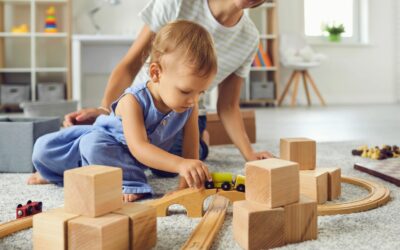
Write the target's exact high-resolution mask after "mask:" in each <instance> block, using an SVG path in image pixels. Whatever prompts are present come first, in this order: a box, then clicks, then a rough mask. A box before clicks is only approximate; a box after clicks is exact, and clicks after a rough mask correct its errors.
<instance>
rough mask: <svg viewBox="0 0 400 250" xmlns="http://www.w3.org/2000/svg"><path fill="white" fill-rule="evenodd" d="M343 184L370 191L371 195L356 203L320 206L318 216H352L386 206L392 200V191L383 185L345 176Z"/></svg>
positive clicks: (342, 180)
mask: <svg viewBox="0 0 400 250" xmlns="http://www.w3.org/2000/svg"><path fill="white" fill-rule="evenodd" d="M341 182H345V183H349V184H352V185H356V186H359V187H362V188H365V189H367V190H368V191H369V194H368V195H367V196H366V197H364V198H362V199H359V200H355V201H350V202H343V203H336V204H322V205H318V215H334V214H350V213H357V212H362V211H367V210H370V209H374V208H377V207H379V206H382V205H385V204H386V203H387V202H389V200H390V190H389V189H388V188H387V187H385V186H383V185H382V184H379V183H375V182H372V181H367V180H363V179H360V178H353V177H344V176H342V179H341Z"/></svg>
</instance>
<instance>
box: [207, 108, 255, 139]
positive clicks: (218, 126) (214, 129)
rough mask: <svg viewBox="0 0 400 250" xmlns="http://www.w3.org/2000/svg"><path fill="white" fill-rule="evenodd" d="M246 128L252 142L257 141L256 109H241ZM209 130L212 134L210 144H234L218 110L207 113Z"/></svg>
mask: <svg viewBox="0 0 400 250" xmlns="http://www.w3.org/2000/svg"><path fill="white" fill-rule="evenodd" d="M240 113H241V115H242V118H243V123H244V128H245V130H246V133H247V136H248V137H249V140H250V142H251V143H255V142H256V118H255V117H256V115H255V111H254V110H241V111H240ZM207 131H208V133H209V134H210V145H223V144H232V140H231V139H230V138H229V136H228V134H227V133H226V131H225V128H224V125H223V124H222V122H221V120H220V118H219V116H218V114H217V113H216V112H213V113H207Z"/></svg>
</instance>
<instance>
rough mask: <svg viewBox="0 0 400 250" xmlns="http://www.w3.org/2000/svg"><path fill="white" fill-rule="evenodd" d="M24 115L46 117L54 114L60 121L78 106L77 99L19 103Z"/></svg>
mask: <svg viewBox="0 0 400 250" xmlns="http://www.w3.org/2000/svg"><path fill="white" fill-rule="evenodd" d="M20 106H21V108H22V109H23V110H24V115H25V116H26V117H47V116H55V117H58V118H59V121H60V123H61V122H62V121H63V120H64V116H65V115H66V114H68V113H70V112H73V111H76V110H77V108H78V102H77V101H66V100H61V101H48V102H24V103H21V105H20Z"/></svg>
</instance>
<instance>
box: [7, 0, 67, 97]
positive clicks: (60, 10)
mask: <svg viewBox="0 0 400 250" xmlns="http://www.w3.org/2000/svg"><path fill="white" fill-rule="evenodd" d="M49 6H54V7H55V8H56V18H57V23H56V24H57V29H58V33H45V32H44V28H45V27H44V24H45V17H46V9H47V8H48V7H49ZM21 24H27V25H28V32H27V33H12V32H11V28H12V27H13V26H17V25H21ZM71 28H72V27H71V0H0V73H1V74H3V75H4V74H5V73H10V74H12V73H27V74H30V86H31V93H30V94H31V101H36V100H37V96H36V90H37V84H38V82H39V80H40V81H42V79H41V78H44V79H45V78H46V77H47V78H48V79H56V80H57V81H60V82H61V81H62V82H65V84H66V98H67V99H70V98H71V93H72V91H71V70H70V69H71ZM28 46H29V49H27V48H26V47H28ZM26 57H29V60H28V59H26ZM21 61H22V62H21ZM48 75H50V76H48ZM0 80H1V82H0V84H3V83H6V82H4V80H3V76H1V79H0ZM44 81H46V80H44ZM47 81H51V80H47Z"/></svg>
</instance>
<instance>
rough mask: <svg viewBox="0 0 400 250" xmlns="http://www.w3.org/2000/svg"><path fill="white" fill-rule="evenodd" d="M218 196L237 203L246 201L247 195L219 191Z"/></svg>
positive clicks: (232, 191)
mask: <svg viewBox="0 0 400 250" xmlns="http://www.w3.org/2000/svg"><path fill="white" fill-rule="evenodd" d="M217 194H218V195H221V196H224V197H225V198H228V199H229V200H230V201H231V202H232V203H233V202H235V201H241V200H244V199H245V193H244V192H238V191H236V190H231V191H224V190H218V191H217Z"/></svg>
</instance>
